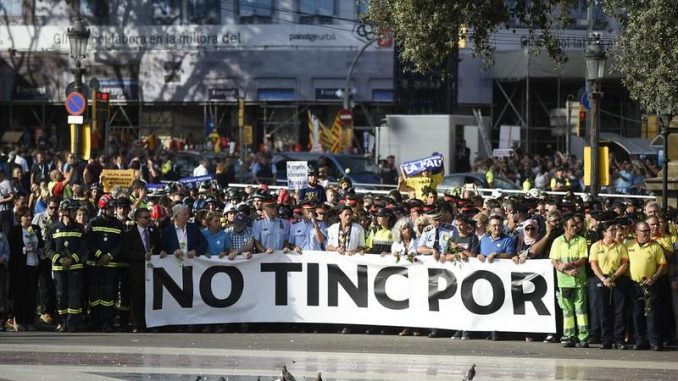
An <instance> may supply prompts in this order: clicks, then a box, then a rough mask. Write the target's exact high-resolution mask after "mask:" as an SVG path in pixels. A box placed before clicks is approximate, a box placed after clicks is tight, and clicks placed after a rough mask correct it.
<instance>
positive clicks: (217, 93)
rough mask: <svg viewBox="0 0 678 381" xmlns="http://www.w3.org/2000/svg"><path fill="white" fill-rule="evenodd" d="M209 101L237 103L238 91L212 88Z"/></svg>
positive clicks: (209, 92) (209, 91)
mask: <svg viewBox="0 0 678 381" xmlns="http://www.w3.org/2000/svg"><path fill="white" fill-rule="evenodd" d="M208 99H209V100H211V101H226V102H237V101H238V89H223V88H210V89H209V90H208Z"/></svg>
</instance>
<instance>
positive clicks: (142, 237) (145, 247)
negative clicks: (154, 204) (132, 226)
mask: <svg viewBox="0 0 678 381" xmlns="http://www.w3.org/2000/svg"><path fill="white" fill-rule="evenodd" d="M147 229H148V228H142V227H141V226H140V225H137V230H138V231H139V237H141V242H142V243H143V244H144V249H145V250H146V252H148V250H149V247H148V246H146V245H150V244H151V243H150V242H144V231H145V230H147ZM178 230H179V229H178V228H177V240H178V239H179V233H178ZM148 239H149V240H150V239H151V232H150V231H149V232H148ZM179 242H181V241H179Z"/></svg>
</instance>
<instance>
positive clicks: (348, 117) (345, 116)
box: [339, 108, 353, 124]
mask: <svg viewBox="0 0 678 381" xmlns="http://www.w3.org/2000/svg"><path fill="white" fill-rule="evenodd" d="M339 120H340V121H341V122H342V123H346V124H348V123H351V121H352V120H353V110H351V109H348V108H345V109H341V110H339Z"/></svg>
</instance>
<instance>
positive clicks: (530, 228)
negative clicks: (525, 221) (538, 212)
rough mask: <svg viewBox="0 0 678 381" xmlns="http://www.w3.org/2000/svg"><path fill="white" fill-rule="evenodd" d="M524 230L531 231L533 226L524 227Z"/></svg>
mask: <svg viewBox="0 0 678 381" xmlns="http://www.w3.org/2000/svg"><path fill="white" fill-rule="evenodd" d="M525 230H526V231H531V230H534V228H533V227H526V228H525Z"/></svg>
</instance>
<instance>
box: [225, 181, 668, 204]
mask: <svg viewBox="0 0 678 381" xmlns="http://www.w3.org/2000/svg"><path fill="white" fill-rule="evenodd" d="M330 184H331V185H337V183H330ZM354 185H359V184H354ZM360 185H366V186H373V185H381V186H382V187H389V188H391V189H395V188H396V186H395V185H389V184H360ZM229 186H231V187H235V188H245V187H248V186H251V187H253V188H257V187H258V185H257V184H229ZM286 188H287V187H286V186H281V185H269V186H268V189H273V190H278V189H286ZM453 188H457V187H438V192H444V191H445V190H447V189H453ZM354 189H355V192H356V193H359V194H366V193H371V194H380V195H387V194H388V193H389V192H390V190H378V189H363V188H354ZM497 190H499V191H501V192H502V193H504V194H526V193H527V192H526V191H524V190H518V189H499V188H477V189H476V191H478V193H480V195H481V196H482V197H483V198H490V197H491V195H492V193H494V192H495V191H497ZM400 193H401V194H403V195H407V192H400ZM541 193H546V194H548V195H555V196H563V195H566V194H569V192H557V191H541ZM573 194H574V195H576V196H580V197H581V196H584V195H589V193H586V192H573ZM598 197H600V198H619V199H641V200H656V199H657V198H656V197H655V196H652V195H630V194H618V193H599V194H598Z"/></svg>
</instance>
